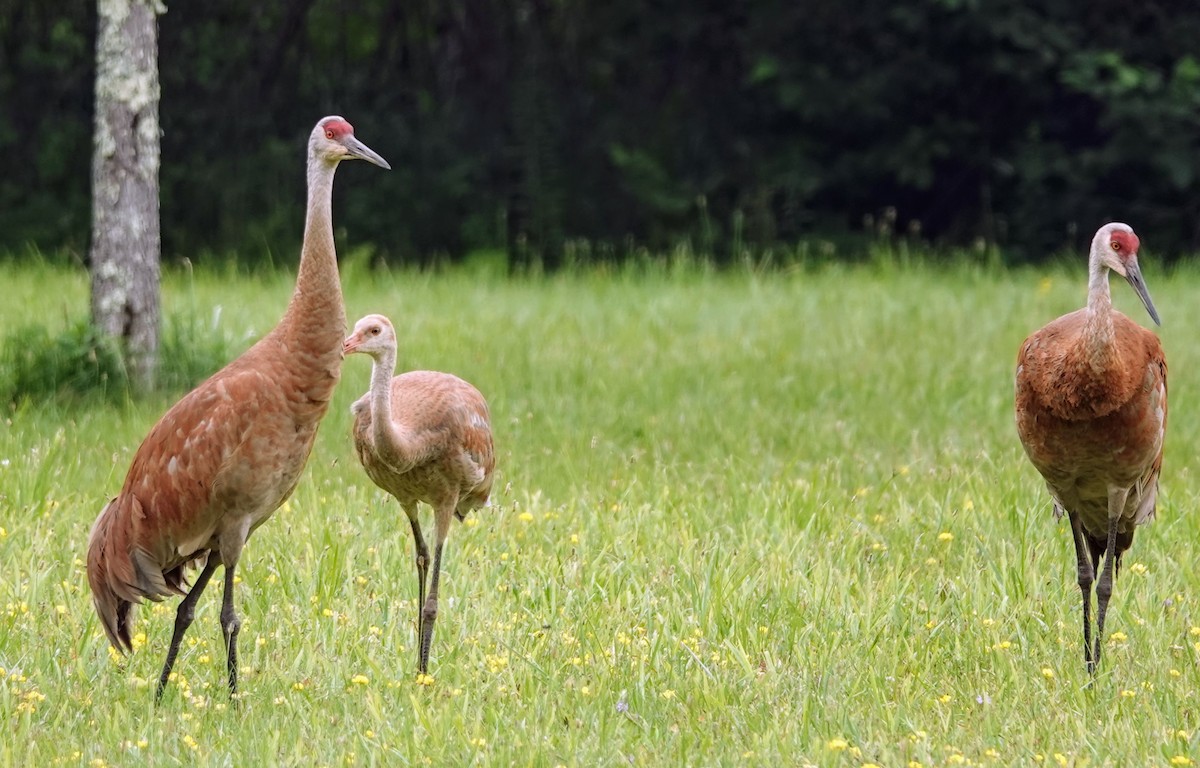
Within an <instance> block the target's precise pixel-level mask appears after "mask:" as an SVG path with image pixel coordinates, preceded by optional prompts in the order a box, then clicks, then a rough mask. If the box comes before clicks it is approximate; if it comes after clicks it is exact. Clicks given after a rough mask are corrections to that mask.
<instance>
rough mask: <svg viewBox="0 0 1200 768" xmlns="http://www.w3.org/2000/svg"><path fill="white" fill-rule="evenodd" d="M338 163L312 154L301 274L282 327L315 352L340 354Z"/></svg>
mask: <svg viewBox="0 0 1200 768" xmlns="http://www.w3.org/2000/svg"><path fill="white" fill-rule="evenodd" d="M336 171H337V163H336V162H330V161H328V160H325V159H324V158H321V157H318V156H316V155H314V154H310V155H309V158H308V209H307V214H306V216H305V221H304V244H303V246H302V248H301V250H300V268H299V271H298V273H297V275H296V289H295V291H294V292H293V293H292V299H291V302H290V303H289V304H288V309H287V313H286V314H285V315H284V319H283V322H281V323H280V325H281V327H286V328H288V329H290V330H291V331H292V332H294V333H296V334H299V335H300V336H301V338H303V339H305V340H306V343H310V344H312V345H313V346H314V348H319V349H322V350H323V349H329V350H335V349H336V350H337V355H338V358H339V359H340V357H341V341H342V337H343V335H344V333H345V330H346V308H345V304H344V302H343V300H342V283H341V279H340V278H339V276H338V265H337V251H336V250H335V248H334V244H333V176H334V173H335V172H336Z"/></svg>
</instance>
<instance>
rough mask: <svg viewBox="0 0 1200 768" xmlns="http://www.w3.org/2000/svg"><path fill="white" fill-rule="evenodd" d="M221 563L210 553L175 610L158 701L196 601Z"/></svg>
mask: <svg viewBox="0 0 1200 768" xmlns="http://www.w3.org/2000/svg"><path fill="white" fill-rule="evenodd" d="M220 563H221V558H220V557H217V555H216V553H214V552H209V553H208V562H206V563H205V564H204V570H202V571H200V575H199V576H197V577H196V583H195V584H193V585H192V588H191V589H190V590H188V593H187V595H185V596H184V598H183V600H182V601H180V603H179V608H178V609H176V611H175V631H174V632H172V633H171V646H170V648H168V649H167V661H166V663H164V664H163V668H162V674H161V675H159V677H158V691H157V692H156V693H155V694H154V701H155V702H156V703H157V702H159V701H161V700H162V695H163V690H164V689H165V688H166V687H167V678H169V677H170V676H171V668H172V667H174V666H175V657H177V656H178V655H179V644H180V643H181V642H182V641H183V633H184V632H186V631H187V628H188V627H190V626H191V624H192V619H194V618H195V616H196V601H198V600H199V599H200V595H201V594H203V592H204V588H205V587H207V586H208V580H209V579H211V578H212V575H213V571H215V570H217V566H218V565H220Z"/></svg>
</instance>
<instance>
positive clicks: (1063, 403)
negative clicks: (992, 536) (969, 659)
mask: <svg viewBox="0 0 1200 768" xmlns="http://www.w3.org/2000/svg"><path fill="white" fill-rule="evenodd" d="M1139 246H1140V242H1139V240H1138V237H1137V235H1135V234H1134V233H1133V230H1132V229H1131V228H1130V227H1129V226H1128V225H1126V224H1120V223H1114V224H1108V225H1105V226H1103V227H1101V228H1100V230H1099V231H1098V232H1097V233H1096V236H1095V238H1094V239H1093V240H1092V249H1091V254H1090V257H1089V261H1088V299H1087V306H1085V307H1083V308H1082V309H1078V310H1076V311H1074V312H1071V313H1069V314H1066V315H1063V316H1062V317H1059V318H1058V319H1057V320H1054V321H1052V322H1051V323H1049V324H1048V325H1046V326H1045V327H1043V328H1042V329H1041V330H1039V331H1036V332H1034V333H1033V334H1031V335H1030V336H1029V338H1027V339H1026V340H1025V342H1024V344H1022V345H1021V351H1020V353H1019V355H1018V357H1017V375H1016V421H1017V432H1018V433H1019V435H1020V438H1021V444H1022V446H1024V448H1025V452H1026V453H1027V454H1028V456H1029V459H1030V461H1032V462H1033V465H1034V466H1035V467H1036V468H1037V470H1038V472H1040V473H1041V475H1042V477H1043V478H1044V479H1045V481H1046V487H1047V489H1048V490H1049V491H1050V496H1051V497H1052V498H1053V500H1054V513H1055V516H1056V517H1062V515H1063V514H1064V512H1065V513H1066V515H1067V517H1068V518H1069V520H1070V522H1071V536H1072V539H1073V541H1074V544H1075V562H1076V575H1077V579H1078V583H1079V589H1080V592H1081V593H1082V595H1083V655H1084V661H1085V663H1086V664H1087V668H1088V671H1089V672H1091V673H1093V674H1094V673H1095V670H1096V665H1097V664H1098V663H1099V661H1100V650H1101V641H1102V639H1103V637H1104V621H1105V618H1106V615H1107V613H1108V603H1109V598H1110V597H1111V596H1112V591H1113V582H1114V580H1115V579H1116V576H1117V573H1118V571H1119V569H1120V564H1121V555H1122V554H1123V553H1124V552H1125V551H1126V550H1127V549H1129V547H1130V545H1131V544H1132V543H1133V533H1134V528H1135V526H1137V525H1139V524H1141V523H1144V522H1146V521H1147V520H1149V519H1151V518H1152V517H1153V516H1154V511H1155V504H1156V501H1157V498H1158V477H1159V472H1160V470H1161V469H1162V457H1163V436H1164V434H1165V431H1166V426H1167V361H1166V357H1165V356H1164V354H1163V349H1162V345H1161V344H1160V343H1159V340H1158V336H1156V335H1155V334H1154V333H1152V332H1151V331H1149V330H1148V329H1146V328H1143V327H1141V326H1140V325H1138V324H1137V323H1135V322H1133V321H1132V320H1130V319H1129V318H1128V317H1126V316H1125V315H1123V314H1121V313H1120V312H1118V311H1116V310H1114V309H1113V306H1112V296H1111V294H1110V292H1109V284H1108V276H1109V273H1110V272H1116V273H1117V274H1118V275H1120V276H1121V277H1123V278H1125V280H1126V281H1127V282H1128V283H1129V285H1130V286H1131V287H1132V288H1133V289H1134V292H1135V293H1136V294H1137V296H1138V298H1139V299H1141V301H1142V304H1143V306H1145V308H1146V312H1147V313H1148V314H1149V315H1150V317H1151V319H1152V320H1154V322H1155V323H1158V322H1159V318H1158V311H1157V310H1156V309H1155V308H1154V303H1153V302H1152V301H1151V300H1150V293H1149V291H1148V290H1147V289H1146V283H1145V280H1143V279H1142V270H1141V267H1140V266H1139V265H1138V258H1137V257H1138V248H1139ZM1102 558H1103V570H1101V559H1102ZM1098 571H1099V572H1100V574H1099V580H1097V579H1096V574H1097V572H1098ZM1093 584H1095V587H1096V636H1095V645H1094V646H1093V644H1092V636H1091V630H1092V624H1091V591H1092V585H1093Z"/></svg>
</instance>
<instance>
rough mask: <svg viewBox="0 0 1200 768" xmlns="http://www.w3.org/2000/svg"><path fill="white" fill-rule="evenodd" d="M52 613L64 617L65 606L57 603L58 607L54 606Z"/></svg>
mask: <svg viewBox="0 0 1200 768" xmlns="http://www.w3.org/2000/svg"><path fill="white" fill-rule="evenodd" d="M54 612H55V613H57V614H58V615H59V616H64V615H66V613H67V606H65V605H63V604H62V603H59V604H58V605H56V606H54Z"/></svg>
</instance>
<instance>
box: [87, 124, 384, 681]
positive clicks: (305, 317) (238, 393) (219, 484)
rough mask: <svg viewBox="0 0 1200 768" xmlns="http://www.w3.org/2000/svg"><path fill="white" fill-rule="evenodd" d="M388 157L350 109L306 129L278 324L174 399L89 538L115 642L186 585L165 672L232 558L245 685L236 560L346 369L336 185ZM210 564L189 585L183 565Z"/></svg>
mask: <svg viewBox="0 0 1200 768" xmlns="http://www.w3.org/2000/svg"><path fill="white" fill-rule="evenodd" d="M354 158H357V159H362V160H367V161H368V162H371V163H374V164H375V165H378V166H381V167H383V168H390V167H391V166H389V165H388V164H387V161H385V160H384V159H383V158H382V157H380V156H379V155H377V154H376V153H375V152H373V151H372V150H371V149H369V148H368V147H367V146H366V145H365V144H363V143H362V142H360V141H359V140H358V139H356V138H355V137H354V129H353V128H352V127H351V126H350V124H349V123H348V122H346V121H345V120H344V119H342V118H341V117H338V116H330V117H325V118H322V119H321V121H320V122H318V123H317V125H316V127H315V128H313V131H312V134H311V136H310V137H309V140H308V214H307V219H306V221H305V225H304V245H303V249H302V250H301V254H300V268H299V272H298V274H297V276H296V288H295V292H294V293H293V295H292V298H291V301H290V303H289V304H288V307H287V311H286V313H285V314H284V316H283V319H282V320H280V322H279V324H278V325H277V326H276V327H275V329H274V330H272V331H271V332H270V333H269V334H267V335H266V336H264V337H263V338H262V339H261V340H260V341H259V342H258V343H256V344H255V345H254V346H252V347H250V349H248V350H247V351H246V352H245V353H243V354H242V355H241V356H240V357H238V358H237V359H236V360H234V361H233V362H231V363H229V364H228V365H227V366H225V367H224V368H222V369H221V370H220V371H218V372H217V373H215V374H213V376H212V377H210V378H209V379H208V380H207V381H205V382H204V383H202V384H200V385H199V386H198V387H196V388H195V389H194V390H192V391H191V392H190V393H188V394H187V395H186V396H184V397H183V399H181V400H180V401H179V402H178V403H176V404H175V405H174V406H173V407H172V408H171V409H170V410H168V411H167V413H166V414H165V415H164V416H163V417H162V419H160V420H159V422H158V423H157V424H155V425H154V427H153V428H152V429H151V430H150V434H149V435H147V436H146V439H145V440H144V441H143V442H142V444H141V446H140V447H139V448H138V450H137V453H136V454H135V455H134V457H133V462H132V463H131V464H130V467H129V474H128V475H127V476H126V477H125V484H124V486H122V488H121V493H120V494H119V495H118V496H117V497H116V498H114V499H112V500H111V501H110V502H109V503H108V504H107V505H106V506H105V507H104V509H103V511H101V513H100V516H99V517H98V518H97V520H96V523H95V525H94V526H93V528H92V533H91V536H90V537H89V541H88V558H87V571H88V582H89V584H90V585H91V588H92V599H93V601H94V603H95V606H96V612H97V613H98V614H99V615H100V622H101V624H102V625H103V627H104V631H105V633H106V634H107V635H108V639H109V642H111V643H112V645H113V646H114V647H115V648H117V650H120V651H125V650H132V649H133V646H132V643H131V642H130V635H129V628H130V612H131V607H132V605H133V604H134V603H139V602H141V600H142V598H148V599H150V600H161V599H162V598H163V597H166V596H169V595H172V594H175V595H185V597H184V598H183V600H182V601H181V602H180V604H179V608H178V611H177V613H176V615H175V630H174V633H173V634H172V635H171V645H170V648H169V650H168V651H167V660H166V663H165V664H164V665H163V669H162V674H161V676H160V677H159V680H158V689H157V693H156V699H161V697H162V693H163V689H164V687H165V686H166V684H167V680H168V679H169V677H170V675H171V668H172V667H173V666H174V664H175V658H176V655H177V654H178V653H179V643H180V641H181V640H182V639H183V634H184V632H185V631H187V628H188V626H189V625H190V624H191V623H192V617H193V613H194V610H195V606H196V601H197V600H198V599H199V598H200V594H201V593H202V592H203V591H204V588H205V587H206V586H207V585H208V581H209V579H210V578H212V575H213V572H214V571H215V570H216V568H217V566H218V565H224V566H225V595H224V598H223V601H222V603H221V629H222V632H223V635H224V639H225V648H226V654H227V658H226V660H227V666H228V671H229V692H230V695H231V696H232V695H233V694H234V693H236V692H237V637H238V630H239V628H240V626H241V621H240V619H239V618H238V616H237V614H236V613H235V612H234V608H233V586H234V569H235V568H236V567H237V562H238V558H239V556H240V555H241V553H242V547H243V545H244V544H245V543H246V539H247V538H248V537H249V536H250V534H251V532H253V531H254V530H255V529H256V528H257V527H258V526H259V525H261V524H262V523H263V522H264V521H265V520H266V519H267V518H268V517H270V515H271V513H272V512H274V511H275V509H276V508H278V507H279V505H280V504H282V503H283V501H284V500H285V499H287V497H288V496H290V495H291V493H292V491H293V490H294V489H295V488H296V483H297V482H298V481H299V479H300V473H301V471H302V470H303V469H304V465H305V463H306V462H307V461H308V456H309V453H310V451H311V450H312V446H313V440H314V438H315V437H316V432H317V426H318V424H319V423H320V421H321V417H323V416H324V415H325V412H326V410H327V409H328V407H329V400H330V398H331V397H332V395H333V389H334V386H335V385H336V384H337V381H338V377H339V376H340V375H341V368H342V335H343V334H344V333H345V327H346V312H345V306H344V305H343V303H342V288H341V283H340V281H339V279H338V267H337V255H336V253H335V252H334V246H333V223H332V216H331V212H330V210H331V197H332V190H333V176H334V172H335V171H336V170H337V166H338V163H339V162H340V161H342V160H348V159H354ZM201 562H203V564H204V567H203V570H201V571H200V575H199V576H197V578H196V583H195V584H194V585H193V586H192V587H191V589H190V590H186V591H185V588H186V587H187V582H186V581H185V578H184V570H185V568H186V567H187V566H189V565H199V564H200V563H201Z"/></svg>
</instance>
